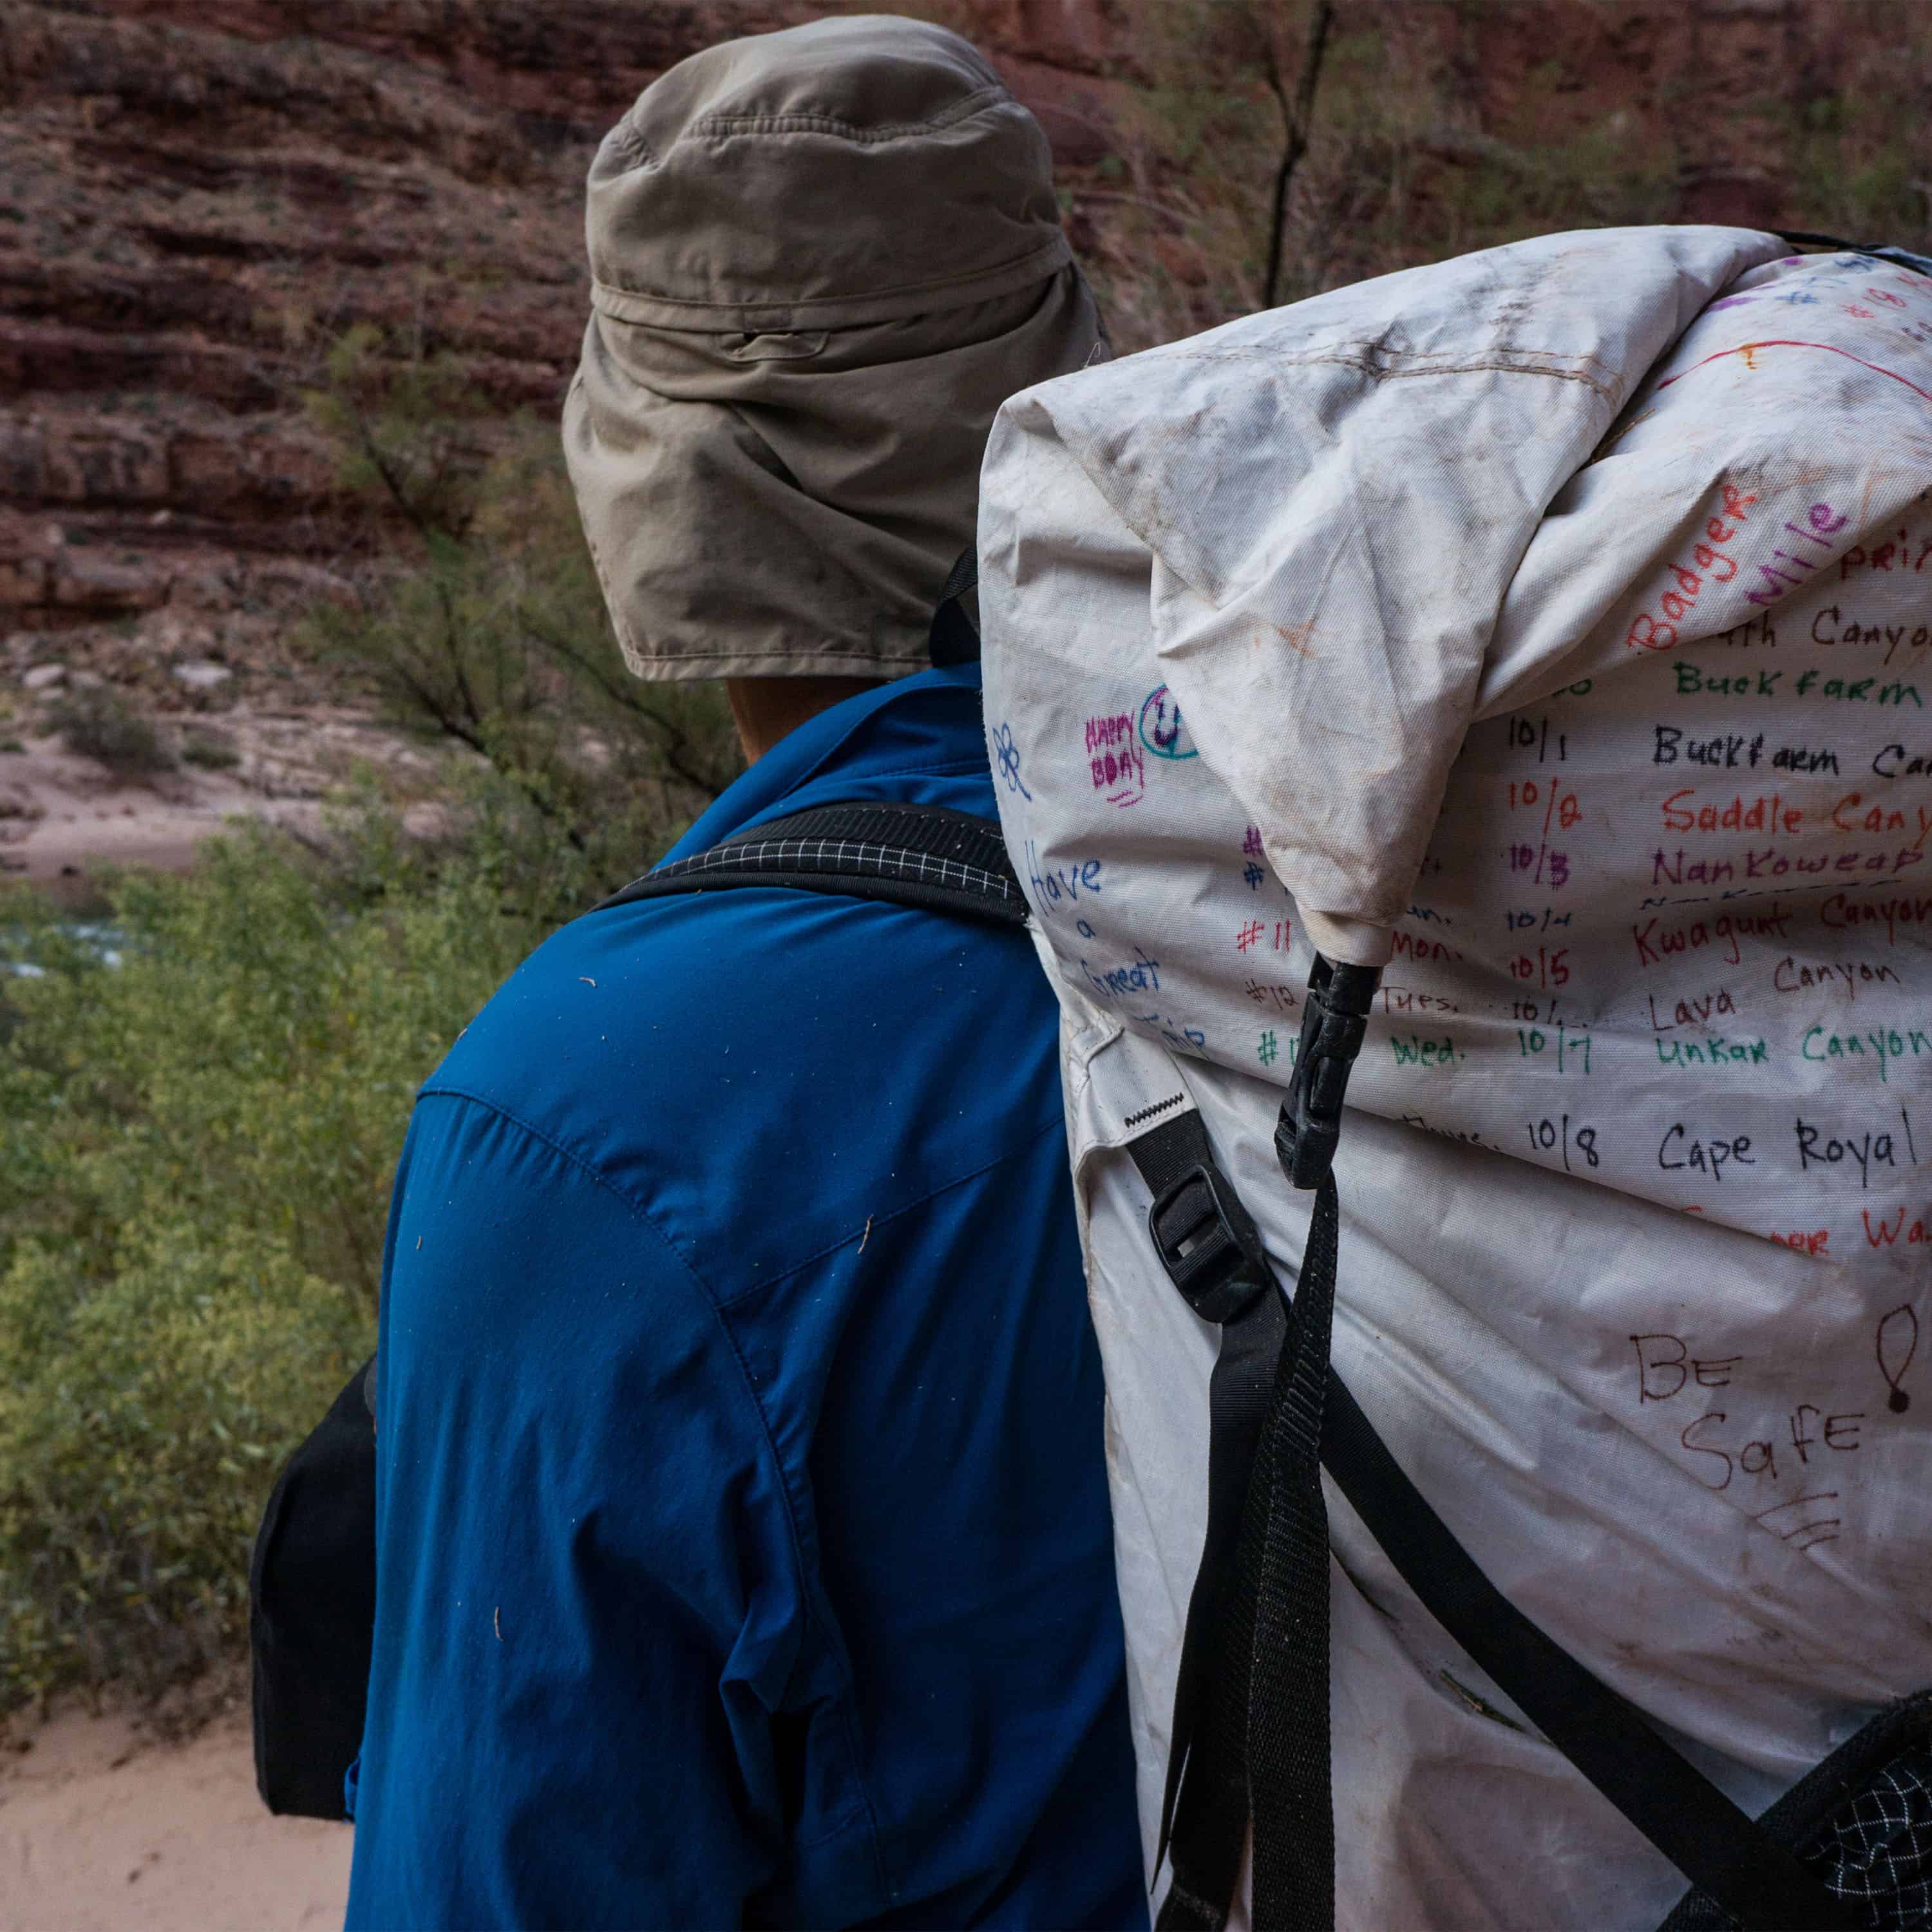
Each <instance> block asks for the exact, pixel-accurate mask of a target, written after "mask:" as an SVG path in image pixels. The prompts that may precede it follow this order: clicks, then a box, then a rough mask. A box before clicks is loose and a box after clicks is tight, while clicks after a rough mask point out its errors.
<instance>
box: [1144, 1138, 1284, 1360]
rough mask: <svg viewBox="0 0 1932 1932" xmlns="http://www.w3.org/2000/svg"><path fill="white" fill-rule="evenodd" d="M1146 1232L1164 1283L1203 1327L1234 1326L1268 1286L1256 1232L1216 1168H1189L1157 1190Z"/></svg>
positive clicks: (1268, 1275) (1269, 1278)
mask: <svg viewBox="0 0 1932 1932" xmlns="http://www.w3.org/2000/svg"><path fill="white" fill-rule="evenodd" d="M1148 1233H1149V1234H1150V1235H1152V1236H1153V1237H1154V1248H1155V1250H1156V1252H1157V1253H1158V1254H1159V1255H1160V1265H1161V1266H1162V1267H1163V1268H1166V1271H1167V1275H1168V1279H1169V1280H1170V1281H1172V1283H1174V1285H1175V1287H1176V1288H1178V1289H1180V1291H1181V1295H1182V1298H1184V1300H1185V1301H1186V1302H1187V1305H1188V1307H1190V1308H1191V1309H1193V1311H1194V1312H1195V1313H1196V1314H1197V1315H1198V1316H1200V1317H1201V1319H1202V1321H1204V1322H1235V1321H1238V1320H1239V1319H1241V1316H1244V1315H1245V1314H1246V1313H1247V1312H1248V1310H1250V1309H1251V1308H1252V1307H1253V1306H1254V1305H1255V1304H1256V1301H1259V1299H1260V1298H1261V1297H1262V1295H1265V1293H1267V1292H1268V1289H1270V1288H1271V1286H1273V1285H1274V1276H1273V1275H1272V1274H1271V1272H1270V1271H1269V1268H1268V1252H1267V1250H1265V1248H1264V1247H1262V1237H1261V1230H1260V1229H1259V1228H1257V1227H1256V1226H1255V1223H1254V1220H1253V1217H1252V1216H1251V1215H1250V1214H1249V1212H1248V1211H1247V1209H1246V1208H1244V1207H1243V1206H1242V1205H1241V1198H1240V1196H1238V1195H1237V1194H1236V1193H1235V1190H1234V1187H1233V1186H1232V1184H1231V1183H1230V1182H1229V1179H1228V1177H1227V1176H1226V1175H1225V1174H1223V1172H1221V1170H1220V1169H1219V1168H1218V1167H1215V1166H1212V1165H1210V1164H1207V1163H1204V1164H1202V1165H1201V1166H1196V1167H1191V1168H1190V1169H1188V1170H1187V1172H1186V1173H1184V1174H1183V1175H1181V1176H1180V1177H1179V1178H1178V1179H1176V1180H1175V1181H1172V1182H1170V1183H1169V1184H1168V1186H1167V1187H1165V1188H1163V1190H1161V1193H1160V1196H1159V1198H1158V1199H1157V1200H1156V1201H1155V1202H1154V1205H1153V1206H1152V1207H1151V1208H1149V1209H1148Z"/></svg>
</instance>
